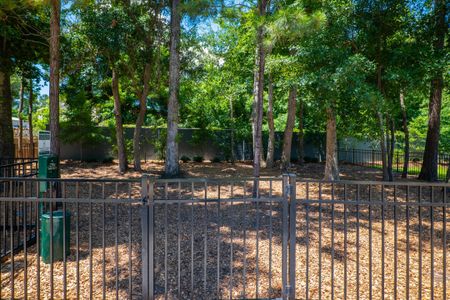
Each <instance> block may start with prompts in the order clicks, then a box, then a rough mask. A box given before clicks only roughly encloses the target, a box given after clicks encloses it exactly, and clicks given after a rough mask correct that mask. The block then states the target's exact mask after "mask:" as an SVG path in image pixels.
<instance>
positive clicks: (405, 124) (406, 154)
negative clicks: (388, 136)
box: [400, 91, 409, 178]
mask: <svg viewBox="0 0 450 300" xmlns="http://www.w3.org/2000/svg"><path fill="white" fill-rule="evenodd" d="M400 108H401V110H402V126H403V134H404V135H405V144H404V148H403V152H404V153H403V171H402V178H407V177H408V167H409V129H408V116H407V113H406V105H405V95H404V93H403V91H400Z"/></svg>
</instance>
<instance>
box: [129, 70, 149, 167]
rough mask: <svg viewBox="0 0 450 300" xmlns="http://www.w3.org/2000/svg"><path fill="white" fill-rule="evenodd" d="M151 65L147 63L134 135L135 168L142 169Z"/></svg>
mask: <svg viewBox="0 0 450 300" xmlns="http://www.w3.org/2000/svg"><path fill="white" fill-rule="evenodd" d="M150 72H151V66H150V64H149V63H147V64H145V67H144V76H143V80H144V82H143V87H142V91H141V95H140V97H139V113H138V117H137V119H136V127H135V129H134V136H133V158H134V170H136V171H140V170H141V147H140V140H141V129H142V124H144V119H145V114H146V112H147V96H148V91H149V81H150Z"/></svg>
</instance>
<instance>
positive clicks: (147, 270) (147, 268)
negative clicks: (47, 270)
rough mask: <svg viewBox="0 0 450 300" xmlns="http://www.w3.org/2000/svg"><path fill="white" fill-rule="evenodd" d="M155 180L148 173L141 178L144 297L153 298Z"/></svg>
mask: <svg viewBox="0 0 450 300" xmlns="http://www.w3.org/2000/svg"><path fill="white" fill-rule="evenodd" d="M153 181H154V180H153V179H152V178H150V177H149V176H148V175H144V176H142V178H141V197H142V204H143V205H142V209H141V227H142V230H141V232H142V253H141V255H142V297H143V299H153V293H154V259H153V253H154V219H153V217H154V215H153V213H154V210H153V206H154V203H153V200H154V191H153V188H154V182H153Z"/></svg>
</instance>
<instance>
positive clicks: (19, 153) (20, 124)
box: [18, 78, 25, 158]
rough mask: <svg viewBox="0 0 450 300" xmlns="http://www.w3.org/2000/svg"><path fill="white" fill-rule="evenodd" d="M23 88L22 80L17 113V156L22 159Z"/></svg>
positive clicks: (22, 80)
mask: <svg viewBox="0 0 450 300" xmlns="http://www.w3.org/2000/svg"><path fill="white" fill-rule="evenodd" d="M24 88H25V80H24V79H23V78H22V79H21V80H20V90H19V111H18V116H19V145H18V146H19V149H18V150H19V151H18V155H19V157H22V158H23V157H24V156H23V116H22V113H23V93H24Z"/></svg>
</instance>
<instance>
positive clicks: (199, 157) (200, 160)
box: [192, 156, 203, 163]
mask: <svg viewBox="0 0 450 300" xmlns="http://www.w3.org/2000/svg"><path fill="white" fill-rule="evenodd" d="M192 159H193V160H194V161H195V162H198V163H201V162H203V156H194V157H193V158H192Z"/></svg>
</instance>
